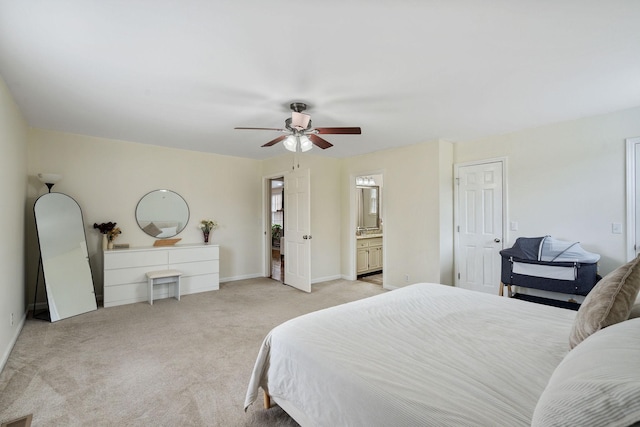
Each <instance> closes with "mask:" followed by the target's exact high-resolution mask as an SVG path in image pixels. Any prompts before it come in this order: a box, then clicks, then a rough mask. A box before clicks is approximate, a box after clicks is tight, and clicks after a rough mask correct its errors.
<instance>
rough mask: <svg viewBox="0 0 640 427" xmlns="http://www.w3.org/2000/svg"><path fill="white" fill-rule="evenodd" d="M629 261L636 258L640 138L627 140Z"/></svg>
mask: <svg viewBox="0 0 640 427" xmlns="http://www.w3.org/2000/svg"><path fill="white" fill-rule="evenodd" d="M625 141H626V144H627V153H626V156H627V159H626V160H627V221H626V222H627V239H626V243H625V246H626V252H627V261H631V260H632V259H634V258H635V257H636V248H635V245H636V222H637V220H636V209H635V207H636V202H637V200H636V176H637V174H638V173H639V172H640V171H637V170H636V161H635V159H636V155H637V154H638V150H640V137H635V138H627V139H626V140H625Z"/></svg>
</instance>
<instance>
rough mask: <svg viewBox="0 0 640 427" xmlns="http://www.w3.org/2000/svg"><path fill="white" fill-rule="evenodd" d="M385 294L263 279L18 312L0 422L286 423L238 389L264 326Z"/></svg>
mask: <svg viewBox="0 0 640 427" xmlns="http://www.w3.org/2000/svg"><path fill="white" fill-rule="evenodd" d="M382 292H385V291H384V290H383V289H382V288H381V287H380V286H376V285H372V284H369V283H364V282H357V281H346V280H335V281H330V282H325V283H320V284H315V285H313V287H312V293H311V294H306V293H303V292H300V291H298V290H295V289H293V288H290V287H289V286H285V285H282V284H281V283H279V282H276V281H273V280H270V279H251V280H243V281H238V282H231V283H227V284H221V286H220V290H219V291H213V292H205V293H201V294H194V295H185V296H183V297H182V298H181V301H179V302H178V301H176V300H175V299H173V298H171V299H161V300H157V301H154V303H153V306H150V305H148V304H147V303H137V304H130V305H124V306H119V307H112V308H107V309H104V308H100V309H99V310H97V311H94V312H91V313H87V314H83V315H80V316H77V317H73V318H69V319H65V320H61V321H59V322H56V323H48V322H44V321H41V320H31V319H29V320H27V322H26V324H25V326H24V329H23V330H22V333H21V334H20V337H19V338H18V340H17V342H16V345H15V347H14V349H13V351H12V353H11V355H10V356H9V360H8V361H7V364H6V366H5V368H4V370H3V371H2V373H0V422H2V421H8V420H12V419H15V418H18V417H20V416H23V415H25V414H29V413H33V425H34V426H45V425H46V426H87V425H92V426H114V425H118V426H151V425H153V426H296V425H297V424H296V423H295V422H294V421H293V420H292V419H291V418H290V417H289V416H288V415H287V414H286V413H284V411H282V410H281V409H280V408H278V407H272V408H271V409H269V410H265V409H263V408H262V401H261V400H260V401H257V402H256V403H254V404H253V405H252V406H251V407H250V408H249V410H248V411H247V413H245V412H244V410H243V407H242V405H243V402H244V396H245V392H246V388H247V384H248V380H249V376H250V373H251V369H252V368H253V364H254V362H255V358H256V356H257V353H258V349H259V346H260V344H261V343H262V340H263V338H264V337H265V335H266V334H267V333H268V332H269V330H271V329H272V328H273V327H274V326H277V325H278V324H280V323H282V322H284V321H285V320H288V319H291V318H293V317H296V316H298V315H301V314H304V313H308V312H311V311H315V310H319V309H322V308H326V307H330V306H334V305H338V304H341V303H345V302H349V301H354V300H357V299H361V298H365V297H368V296H372V295H376V294H379V293H382Z"/></svg>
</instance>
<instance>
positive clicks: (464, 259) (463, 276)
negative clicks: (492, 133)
mask: <svg viewBox="0 0 640 427" xmlns="http://www.w3.org/2000/svg"><path fill="white" fill-rule="evenodd" d="M503 166H504V162H503V161H496V162H491V163H482V164H474V165H465V166H460V167H458V168H457V174H456V178H457V179H456V184H457V203H456V207H457V224H456V234H457V245H456V254H455V256H456V268H457V285H458V286H460V287H462V288H467V289H471V290H475V291H482V292H488V293H492V294H496V295H497V294H498V290H499V287H500V264H501V259H500V250H501V249H502V240H503V223H502V222H503V218H502V217H503V214H502V212H503V174H504V169H503Z"/></svg>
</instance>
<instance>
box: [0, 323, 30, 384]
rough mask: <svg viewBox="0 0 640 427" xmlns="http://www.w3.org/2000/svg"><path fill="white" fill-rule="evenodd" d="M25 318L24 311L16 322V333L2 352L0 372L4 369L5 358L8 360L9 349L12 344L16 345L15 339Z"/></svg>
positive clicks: (11, 347) (11, 348) (16, 339)
mask: <svg viewBox="0 0 640 427" xmlns="http://www.w3.org/2000/svg"><path fill="white" fill-rule="evenodd" d="M26 320H27V313H26V312H25V313H24V314H23V315H22V318H21V319H20V322H19V323H18V327H17V328H16V333H15V335H14V336H13V338H12V339H11V342H10V343H9V345H8V346H7V349H6V350H5V352H4V354H3V355H2V359H1V360H0V372H2V371H3V370H4V365H6V364H7V360H9V355H10V354H11V350H13V346H15V345H16V341H18V337H19V336H20V332H22V328H23V327H24V322H26Z"/></svg>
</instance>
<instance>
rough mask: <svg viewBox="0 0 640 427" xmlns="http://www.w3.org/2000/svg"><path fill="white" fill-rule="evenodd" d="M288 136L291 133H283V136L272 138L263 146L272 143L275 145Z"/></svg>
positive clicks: (268, 145)
mask: <svg viewBox="0 0 640 427" xmlns="http://www.w3.org/2000/svg"><path fill="white" fill-rule="evenodd" d="M287 136H289V135H282V136H279V137H277V138H276V139H272V140H271V141H269V142H267V143H266V144H264V145H263V146H262V147H271V146H272V145H275V144H277V143H278V142H280V141H282V140H283V139H285V138H286V137H287Z"/></svg>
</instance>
